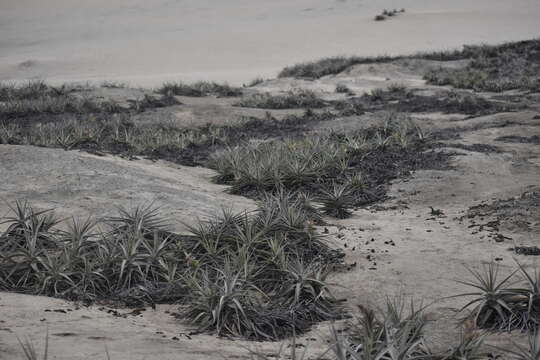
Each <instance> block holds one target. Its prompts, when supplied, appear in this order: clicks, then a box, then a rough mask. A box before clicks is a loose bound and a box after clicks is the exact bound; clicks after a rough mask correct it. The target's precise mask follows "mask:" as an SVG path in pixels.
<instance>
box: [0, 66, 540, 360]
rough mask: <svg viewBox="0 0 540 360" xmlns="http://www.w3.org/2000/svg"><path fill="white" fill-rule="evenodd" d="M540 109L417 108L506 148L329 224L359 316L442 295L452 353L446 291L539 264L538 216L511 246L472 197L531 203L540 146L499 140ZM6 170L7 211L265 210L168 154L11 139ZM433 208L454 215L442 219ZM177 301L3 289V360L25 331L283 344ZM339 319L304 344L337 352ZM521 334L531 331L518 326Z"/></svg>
mask: <svg viewBox="0 0 540 360" xmlns="http://www.w3.org/2000/svg"><path fill="white" fill-rule="evenodd" d="M424 66H425V64H412V65H411V64H405V65H404V64H401V63H399V62H398V63H397V64H383V65H376V66H373V67H368V68H366V67H364V66H358V67H354V68H352V69H350V70H349V71H347V72H345V73H342V74H339V75H337V76H332V77H327V78H324V79H321V80H318V81H315V82H311V83H310V84H311V85H310V86H312V88H314V89H315V90H317V91H319V92H321V93H323V94H324V92H325V89H326V88H328V89H333V88H334V87H335V84H336V83H339V82H346V83H347V85H350V86H351V87H353V88H354V89H355V90H357V91H363V90H366V89H369V88H372V87H374V86H376V87H380V86H382V85H384V84H386V83H393V82H401V83H404V84H407V85H408V86H410V87H415V88H421V87H423V86H425V85H424V84H423V82H422V80H421V79H420V78H419V75H418V73H419V71H416V70H415V69H417V68H423V67H424ZM387 78H389V79H390V80H387ZM304 85H305V83H304V82H297V80H291V79H288V80H282V79H280V80H272V81H269V82H266V83H264V84H261V85H260V86H259V87H258V88H259V90H261V91H263V90H270V91H282V90H285V89H287V88H290V87H297V86H304ZM306 86H307V85H306ZM426 89H427V90H426V91H431V90H432V88H429V87H428V88H426ZM328 91H330V90H328ZM328 94H330V93H329V92H328ZM128 95H129V94H128ZM132 95H133V94H131V95H129V96H132ZM129 96H127V97H128V98H129ZM135 96H136V95H135ZM329 96H330V95H329ZM182 100H183V101H182V102H183V105H180V106H178V107H177V108H175V109H176V110H177V111H176V110H174V111H173V114H172V115H170V114H169V115H170V116H171V119H173V120H175V121H179V122H181V123H186V124H195V123H197V122H201V121H203V120H205V119H206V120H208V119H210V120H211V121H215V122H219V119H220V118H221V117H222V116H225V115H226V114H229V115H228V116H229V117H230V120H231V121H234V119H236V118H238V117H239V116H240V117H241V116H242V115H245V114H243V113H241V111H243V110H238V109H237V108H236V109H237V110H236V111H239V112H240V113H231V111H232V109H233V108H232V106H231V102H232V101H233V100H230V99H215V98H203V99H188V98H183V99H182ZM539 110H540V108H539V107H538V105H533V106H531V108H530V109H528V110H523V111H519V112H513V113H500V114H495V115H489V116H482V117H477V118H472V119H469V118H464V117H463V116H458V115H452V114H451V115H441V114H415V118H417V121H418V122H419V123H420V125H423V126H424V127H426V128H428V129H431V130H442V129H452V128H460V129H462V131H461V132H460V133H461V135H462V138H461V139H459V140H451V141H448V143H449V145H448V146H450V148H451V145H452V144H456V143H459V144H465V145H473V144H488V145H493V146H496V147H498V148H499V150H500V151H499V152H488V153H485V152H474V151H467V150H462V149H454V150H455V151H457V152H459V153H460V154H459V155H456V156H455V157H453V160H452V165H453V168H452V169H451V170H445V171H434V170H429V171H427V170H426V171H418V172H416V173H414V174H412V175H411V176H410V177H409V178H407V179H400V180H396V181H394V182H393V184H392V185H391V187H390V192H389V195H390V198H389V199H388V200H387V201H386V202H384V203H382V204H376V205H374V206H371V207H369V208H367V209H362V210H358V211H356V212H355V213H354V215H353V217H352V218H350V219H346V220H340V221H338V220H335V219H329V221H330V222H331V223H332V226H328V227H327V228H328V230H329V236H328V241H329V242H330V243H331V244H332V245H333V246H335V247H342V248H343V249H344V250H345V252H346V254H347V256H346V262H347V263H348V264H350V265H353V264H356V265H355V266H353V267H351V269H350V270H349V271H342V272H338V273H335V274H334V275H333V276H332V279H331V280H332V281H333V282H334V283H336V284H339V286H337V287H336V288H335V293H336V295H337V296H338V297H339V298H348V299H349V301H348V302H347V303H348V307H350V309H351V310H352V311H353V313H354V309H355V307H356V305H357V304H373V305H380V304H381V303H382V302H383V300H384V297H385V296H386V295H392V294H397V293H400V292H403V293H405V294H406V295H410V296H413V297H414V298H416V299H423V301H424V303H425V304H428V303H432V302H434V303H433V304H432V305H431V306H430V307H429V308H428V312H429V316H430V318H431V319H432V320H433V322H432V323H431V324H430V332H429V334H430V336H429V339H428V340H429V342H430V343H431V344H432V345H433V346H434V347H435V348H439V349H444V348H445V347H446V346H448V344H449V343H451V342H452V340H453V339H455V338H456V337H457V336H458V334H459V330H458V328H457V327H456V316H458V315H459V314H457V312H456V309H458V308H459V307H460V306H461V305H463V303H464V301H465V300H464V299H461V298H459V299H456V298H454V299H447V300H444V301H441V300H439V299H441V298H444V297H446V296H451V295H455V294H457V293H461V292H464V291H466V290H467V289H466V288H464V287H463V286H462V285H460V284H458V283H457V282H456V281H455V280H456V279H464V278H468V274H467V270H466V269H465V266H470V267H472V268H476V269H478V268H480V266H481V263H482V262H483V261H492V260H495V259H497V261H498V263H500V264H501V267H502V271H503V272H507V271H510V270H511V269H513V268H514V267H515V262H514V258H517V259H518V260H519V261H520V262H522V263H525V264H533V263H536V262H538V259H537V258H535V257H525V256H518V255H514V254H513V253H511V252H509V251H508V248H509V247H512V246H514V244H517V245H535V244H537V241H538V236H539V235H540V232H539V231H538V229H540V223H539V222H538V218H535V219H534V218H531V219H527V220H528V221H529V223H530V224H529V227H520V226H516V227H513V228H501V229H500V230H499V232H497V233H500V234H501V235H503V236H504V237H506V239H505V241H503V242H497V241H495V237H494V235H496V234H494V233H493V231H490V229H484V230H483V231H479V229H478V228H477V227H469V226H470V225H474V224H473V223H472V220H471V219H468V218H462V217H463V216H464V215H466V214H467V211H468V209H469V208H470V207H471V206H475V205H478V204H481V203H485V202H487V203H490V202H493V201H497V200H506V199H513V198H516V199H517V198H519V196H520V195H522V194H523V193H525V192H528V191H534V190H536V191H538V190H540V145H534V144H521V143H507V142H501V141H496V140H495V139H496V138H498V137H500V136H507V135H521V136H532V135H540V120H539V119H535V117H536V116H537V115H538V114H539V113H540V111H539ZM246 111H247V110H246ZM253 115H257V114H253ZM258 115H260V114H258ZM362 119H363V118H362ZM143 120H144V119H141V121H143ZM365 124H366V123H365V122H363V121H359V118H343V119H336V120H332V122H329V123H326V124H325V123H323V124H320V125H319V126H320V127H321V129H322V128H329V127H335V128H338V129H346V128H354V127H358V126H365ZM0 168H1V169H2V172H0V184H1V185H0V199H2V200H3V201H2V202H0V214H4V213H5V212H6V211H7V206H6V203H9V202H12V201H13V200H15V199H25V198H26V199H28V200H30V201H31V202H32V203H33V204H34V205H35V206H37V207H40V208H49V207H54V208H55V209H56V211H57V213H58V214H60V215H61V216H66V217H67V216H87V215H88V214H93V215H98V216H101V215H107V214H108V212H110V211H114V206H118V205H124V206H129V205H134V204H138V203H140V202H142V201H151V200H155V201H156V203H157V204H159V205H163V213H164V214H165V215H169V216H171V217H172V218H173V219H175V220H177V223H176V225H177V229H178V230H180V231H181V230H182V229H183V227H182V224H181V222H180V221H179V220H181V221H184V222H188V223H189V222H192V221H193V220H195V218H197V217H204V216H205V215H207V214H208V213H211V212H214V211H217V210H219V207H220V206H224V205H225V206H234V208H235V209H245V208H247V209H249V208H252V207H253V202H252V201H250V200H248V199H245V198H242V197H238V196H231V195H228V194H226V192H225V190H226V187H224V186H220V185H215V184H212V183H211V180H210V179H211V176H212V171H211V170H208V169H203V168H190V167H182V166H177V165H174V164H170V163H167V162H163V161H159V162H151V161H148V160H137V161H129V160H126V159H122V158H118V157H113V156H105V157H97V156H94V155H89V154H86V153H82V152H78V151H63V150H59V149H44V148H34V147H25V146H7V145H3V146H0ZM430 206H432V207H434V208H436V209H440V210H442V211H443V213H444V215H443V216H442V217H433V216H431V215H430V208H429V207H430ZM520 206H521V205H520V203H519V201H516V202H515V207H516V212H519V213H523V212H524V211H525V210H524V209H522V208H520ZM488 220H490V217H489V214H488V215H486V216H485V219H475V221H477V222H480V223H482V222H487V221H488ZM322 230H324V229H322V228H321V231H322ZM175 310H176V309H175V307H174V306H172V305H167V306H166V305H160V306H158V307H157V309H156V310H152V309H150V308H148V309H146V311H144V312H142V313H140V314H129V315H125V316H118V315H119V314H118V313H115V312H114V311H110V309H108V308H101V307H100V306H92V307H90V308H86V307H79V306H77V305H76V304H73V303H69V302H66V301H63V300H58V299H51V298H45V297H37V296H29V295H20V294H9V293H0V359H6V360H7V359H17V358H21V353H20V347H19V345H18V343H17V336H19V337H24V336H28V337H29V338H30V339H32V340H33V341H34V342H35V343H36V346H37V347H38V348H41V347H42V346H43V342H44V338H45V333H46V331H47V329H48V330H49V334H50V355H51V356H52V358H54V359H61V360H64V359H65V360H68V359H69V360H83V359H85V360H86V359H88V360H94V359H96V360H97V359H103V358H104V357H105V348H107V349H108V351H109V353H110V356H111V359H113V360H123V359H126V360H127V359H159V360H168V359H188V360H191V359H223V358H227V359H248V358H249V356H248V352H247V350H246V347H254V346H258V347H261V348H262V349H263V350H264V351H265V352H270V351H271V350H275V349H277V348H278V347H279V344H277V343H259V344H253V343H248V342H244V341H240V340H234V341H233V340H227V339H219V338H216V337H214V336H212V335H189V333H190V331H191V329H189V328H187V327H186V326H185V325H183V324H182V323H181V321H180V320H178V319H175V318H174V317H173V316H171V314H170V312H174V311H175ZM118 311H119V313H120V314H125V313H130V312H131V310H118ZM328 327H329V324H327V323H322V324H319V325H317V326H316V327H314V329H313V331H312V332H310V333H308V334H306V335H305V336H303V337H301V338H300V339H299V343H301V344H305V345H308V346H309V348H310V351H314V352H316V351H319V350H322V349H324V348H325V346H326V343H325V342H324V341H321V340H316V341H313V340H312V339H324V336H325V335H324V334H325V333H326V332H327V330H328ZM511 337H512V338H513V340H517V341H522V340H523V336H522V335H519V334H516V333H514V334H512V336H511ZM488 342H489V343H496V344H498V345H499V346H503V347H504V346H508V344H509V336H508V335H492V336H490V337H489V340H488Z"/></svg>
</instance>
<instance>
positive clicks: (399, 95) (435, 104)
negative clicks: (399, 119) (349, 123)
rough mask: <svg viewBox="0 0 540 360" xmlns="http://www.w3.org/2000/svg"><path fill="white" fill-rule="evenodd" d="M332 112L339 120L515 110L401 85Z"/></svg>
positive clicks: (338, 103) (454, 93) (338, 106)
mask: <svg viewBox="0 0 540 360" xmlns="http://www.w3.org/2000/svg"><path fill="white" fill-rule="evenodd" d="M333 105H334V108H335V109H336V110H338V111H340V114H341V115H343V116H348V115H359V114H362V113H363V111H378V110H379V111H380V110H384V111H388V110H390V111H394V112H431V111H440V112H444V113H462V114H468V115H485V114H492V113H497V112H502V111H513V110H515V109H517V108H519V107H518V106H513V105H507V104H503V103H499V102H495V101H490V100H487V99H485V98H483V97H481V96H477V95H475V94H470V93H459V92H457V91H449V92H448V93H446V94H445V95H444V96H437V97H435V96H423V95H418V94H416V93H415V92H414V91H412V90H409V89H407V88H406V87H404V86H401V85H391V86H390V87H389V88H388V89H387V90H384V89H382V88H376V89H373V90H372V91H371V92H370V93H369V94H364V95H362V96H361V97H357V98H354V99H350V100H348V101H336V102H334V103H333Z"/></svg>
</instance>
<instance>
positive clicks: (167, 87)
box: [157, 81, 242, 97]
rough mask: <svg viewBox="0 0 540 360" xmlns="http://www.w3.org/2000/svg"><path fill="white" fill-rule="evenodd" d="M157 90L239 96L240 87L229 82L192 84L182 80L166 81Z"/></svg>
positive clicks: (240, 92) (199, 94)
mask: <svg viewBox="0 0 540 360" xmlns="http://www.w3.org/2000/svg"><path fill="white" fill-rule="evenodd" d="M157 92H158V93H160V94H163V95H169V96H171V95H179V96H194V97H201V96H209V95H213V96H220V97H229V96H240V95H242V89H241V88H237V87H233V86H230V85H229V84H219V83H216V82H208V81H198V82H195V83H192V84H187V83H182V82H176V83H175V82H168V83H165V84H163V85H162V86H161V87H160V88H159V89H157Z"/></svg>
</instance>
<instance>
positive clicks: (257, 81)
mask: <svg viewBox="0 0 540 360" xmlns="http://www.w3.org/2000/svg"><path fill="white" fill-rule="evenodd" d="M263 82H264V79H263V78H262V77H256V78H255V79H253V80H251V81H250V82H249V83H247V85H244V86H246V87H253V86H257V85H259V84H262V83H263Z"/></svg>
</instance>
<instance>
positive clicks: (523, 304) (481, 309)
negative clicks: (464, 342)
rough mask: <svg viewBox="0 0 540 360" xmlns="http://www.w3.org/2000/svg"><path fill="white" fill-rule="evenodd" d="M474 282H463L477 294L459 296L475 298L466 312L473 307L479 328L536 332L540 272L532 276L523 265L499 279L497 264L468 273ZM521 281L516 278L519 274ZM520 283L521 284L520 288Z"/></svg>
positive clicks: (539, 312) (538, 319) (539, 307)
mask: <svg viewBox="0 0 540 360" xmlns="http://www.w3.org/2000/svg"><path fill="white" fill-rule="evenodd" d="M469 271H470V272H471V274H472V275H473V277H474V278H475V280H474V281H460V282H461V283H463V284H465V285H468V286H470V287H473V288H474V289H475V290H476V291H475V292H471V293H465V294H460V295H457V296H468V297H473V299H472V300H471V301H469V302H468V303H467V304H466V305H465V306H464V307H463V309H467V308H470V307H473V309H472V314H473V316H474V317H473V321H474V324H475V326H477V327H479V328H487V329H494V330H512V329H516V328H517V329H536V328H537V327H538V324H539V323H540V272H539V271H538V270H535V272H534V273H532V274H531V273H529V272H527V270H526V269H525V268H524V267H523V266H522V265H521V264H518V269H517V270H515V271H514V272H512V273H510V274H509V275H507V276H504V277H502V278H501V277H500V276H499V267H498V265H497V264H493V263H490V264H488V265H484V268H483V270H482V271H476V270H469ZM518 272H519V273H521V275H522V278H521V279H519V280H516V279H515V276H516V273H518ZM518 284H521V285H518Z"/></svg>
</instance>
